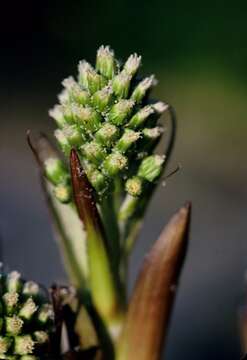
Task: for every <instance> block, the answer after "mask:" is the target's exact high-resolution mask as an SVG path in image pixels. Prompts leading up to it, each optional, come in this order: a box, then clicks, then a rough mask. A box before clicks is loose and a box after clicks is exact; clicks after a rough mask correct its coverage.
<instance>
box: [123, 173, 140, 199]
mask: <svg viewBox="0 0 247 360" xmlns="http://www.w3.org/2000/svg"><path fill="white" fill-rule="evenodd" d="M142 188H143V181H142V179H140V178H139V177H138V176H134V177H133V178H131V179H128V180H127V181H126V183H125V189H126V191H127V193H129V194H130V195H132V196H140V195H141V193H142Z"/></svg>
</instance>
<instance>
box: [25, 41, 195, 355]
mask: <svg viewBox="0 0 247 360" xmlns="http://www.w3.org/2000/svg"><path fill="white" fill-rule="evenodd" d="M140 65H141V57H140V56H138V55H137V54H133V55H131V56H130V57H129V58H128V59H127V61H126V62H124V63H120V62H119V61H118V60H117V59H116V58H115V55H114V52H113V51H112V50H111V49H110V48H109V47H108V46H106V47H104V46H101V47H100V48H99V49H98V52H97V56H96V64H95V67H93V66H92V65H91V64H89V63H88V62H87V61H85V60H83V61H80V63H79V66H78V76H77V79H75V78H73V77H69V78H67V79H65V80H64V81H63V82H62V85H63V90H62V92H61V94H60V95H59V96H58V100H59V103H58V104H57V105H55V106H54V108H53V109H52V110H50V112H49V114H50V116H51V117H52V118H53V119H54V120H55V123H56V126H57V128H56V130H55V138H56V140H57V142H58V144H59V146H60V149H61V150H62V152H63V155H64V156H61V155H60V152H59V151H58V150H57V149H55V148H54V147H53V146H52V145H51V143H50V142H49V140H48V139H47V138H46V137H45V136H41V137H40V138H39V139H38V141H37V142H36V144H35V145H34V144H33V142H32V141H31V138H30V136H29V137H28V141H29V144H30V146H31V148H32V150H33V152H34V154H35V157H36V159H37V160H38V164H39V166H40V168H41V172H42V179H43V187H44V191H45V194H46V198H47V201H48V205H49V207H50V210H51V214H52V215H53V221H54V225H55V228H56V230H57V234H58V240H59V245H60V248H61V251H62V254H63V259H64V264H65V267H66V270H67V272H68V275H69V279H70V282H71V284H72V285H73V286H74V287H75V288H76V289H77V293H78V294H79V295H80V296H79V297H78V299H79V300H78V301H79V305H78V306H79V308H77V309H76V311H75V314H77V311H78V309H80V310H79V315H78V314H77V315H78V316H77V315H75V319H76V321H75V329H76V334H77V336H78V339H79V349H80V350H79V351H87V350H88V348H89V350H90V351H95V349H96V351H97V352H99V353H100V354H102V355H103V357H104V358H107V359H112V360H114V359H117V360H126V359H128V360H132V359H135V358H138V357H139V358H140V359H143V360H146V359H147V360H148V359H150V358H152V359H155V360H156V359H159V358H160V353H161V345H162V340H163V335H164V334H165V332H166V328H167V324H168V322H169V315H170V312H171V305H172V302H173V298H174V292H173V291H171V290H170V289H172V288H174V287H175V286H176V282H177V280H178V276H179V273H180V270H181V265H182V260H183V258H184V252H185V247H186V241H187V235H188V228H189V219H190V206H189V205H187V206H185V207H183V208H181V209H180V211H179V212H178V213H177V214H176V215H175V216H174V217H173V218H172V220H171V221H170V222H169V224H168V226H167V227H166V229H165V230H164V232H163V233H162V235H161V237H160V239H159V240H158V241H157V242H156V244H155V245H154V247H153V249H152V250H151V252H150V254H149V255H148V256H147V260H146V262H144V266H143V270H142V272H141V274H140V276H139V277H138V279H137V284H136V287H135V290H134V293H133V296H132V299H131V300H130V302H129V303H128V301H127V294H126V293H127V273H128V258H129V254H130V252H131V250H132V248H133V245H134V243H135V240H136V238H137V236H138V233H139V230H140V227H141V224H142V221H143V218H144V215H145V212H146V209H147V207H148V204H149V202H150V199H151V197H152V195H153V193H154V190H155V189H156V187H157V184H158V180H159V179H160V178H161V176H162V174H163V172H164V170H165V167H166V165H167V163H168V160H169V157H170V155H171V151H172V148H173V144H174V139H175V128H176V126H175V113H174V110H173V109H172V107H171V106H170V105H167V104H165V103H163V102H161V101H154V100H152V99H150V98H149V95H150V91H151V89H152V88H153V86H154V85H155V84H156V80H155V78H154V76H153V75H151V76H149V77H146V78H141V77H140V76H139V75H138V70H139V68H140ZM166 111H167V112H168V114H169V115H170V120H171V131H170V135H169V136H168V137H167V139H166V140H167V141H166V146H165V149H163V152H162V153H161V154H159V153H158V152H157V151H156V149H157V145H158V144H159V142H160V140H161V138H162V136H163V133H164V126H163V124H162V122H161V116H162V115H163V113H165V112H166ZM43 175H44V177H45V178H44V177H43ZM155 282H157V286H155ZM81 319H83V321H82V320H81ZM145 322H147V324H148V326H147V327H146V329H143V336H142V337H141V338H140V329H141V328H142V327H143V324H144V323H145ZM71 327H72V328H74V326H71V323H70V322H69V326H68V327H67V329H68V332H69V333H70V330H69V329H71ZM72 343H73V341H72ZM69 350H70V351H72V352H74V355H75V352H77V347H73V346H71V347H70V349H69ZM137 350H138V351H137ZM136 351H137V353H136ZM67 354H69V355H71V353H69V352H67ZM84 354H85V352H84ZM75 356H76V355H75ZM84 356H85V355H84Z"/></svg>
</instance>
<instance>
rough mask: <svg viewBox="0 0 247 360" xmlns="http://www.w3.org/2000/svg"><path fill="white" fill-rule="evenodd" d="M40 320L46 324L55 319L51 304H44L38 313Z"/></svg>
mask: <svg viewBox="0 0 247 360" xmlns="http://www.w3.org/2000/svg"><path fill="white" fill-rule="evenodd" d="M37 318H38V321H39V322H40V323H41V324H43V325H45V324H47V323H48V322H50V321H51V320H53V319H54V312H53V309H52V306H51V305H50V304H43V305H42V306H41V309H40V310H39V313H38V317H37Z"/></svg>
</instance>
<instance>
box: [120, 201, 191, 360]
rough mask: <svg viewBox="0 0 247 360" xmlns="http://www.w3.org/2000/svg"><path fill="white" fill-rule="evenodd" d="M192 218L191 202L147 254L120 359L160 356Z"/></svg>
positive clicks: (166, 228)
mask: <svg viewBox="0 0 247 360" xmlns="http://www.w3.org/2000/svg"><path fill="white" fill-rule="evenodd" d="M189 222H190V204H187V205H185V206H184V207H182V208H181V209H180V210H179V211H178V212H177V213H176V214H175V215H174V216H173V217H172V218H171V220H170V221H169V223H168V225H167V226H166V227H165V229H164V230H163V232H162V233H161V235H160V237H159V239H158V240H157V242H156V243H155V244H154V246H153V248H152V249H151V251H150V253H149V254H148V255H147V256H146V259H145V260H144V264H143V267H142V270H141V272H140V274H139V276H138V279H137V282H136V285H135V289H134V292H133V296H132V299H131V301H130V305H129V309H128V314H127V319H126V323H125V326H124V330H123V333H122V337H121V340H120V344H119V348H118V353H117V359H118V360H126V359H128V360H134V359H141V360H158V359H160V357H161V353H162V344H163V340H164V338H165V337H166V335H167V331H168V324H169V319H170V315H171V310H172V305H173V302H174V296H175V292H176V291H175V290H176V286H177V282H178V278H179V274H180V271H181V267H182V264H183V260H184V256H185V252H186V245H187V239H188V231H189Z"/></svg>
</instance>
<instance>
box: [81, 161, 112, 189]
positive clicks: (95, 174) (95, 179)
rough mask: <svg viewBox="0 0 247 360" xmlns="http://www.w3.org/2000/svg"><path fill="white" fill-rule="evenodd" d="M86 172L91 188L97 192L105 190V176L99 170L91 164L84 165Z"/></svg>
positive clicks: (106, 182)
mask: <svg viewBox="0 0 247 360" xmlns="http://www.w3.org/2000/svg"><path fill="white" fill-rule="evenodd" d="M86 174H87V177H88V180H89V181H90V183H91V184H92V186H93V188H94V189H95V190H96V191H97V192H102V191H103V190H105V189H106V188H107V186H108V181H107V178H106V176H105V175H104V174H102V172H101V171H99V170H98V169H97V168H96V167H94V166H93V165H91V164H90V165H86Z"/></svg>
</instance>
